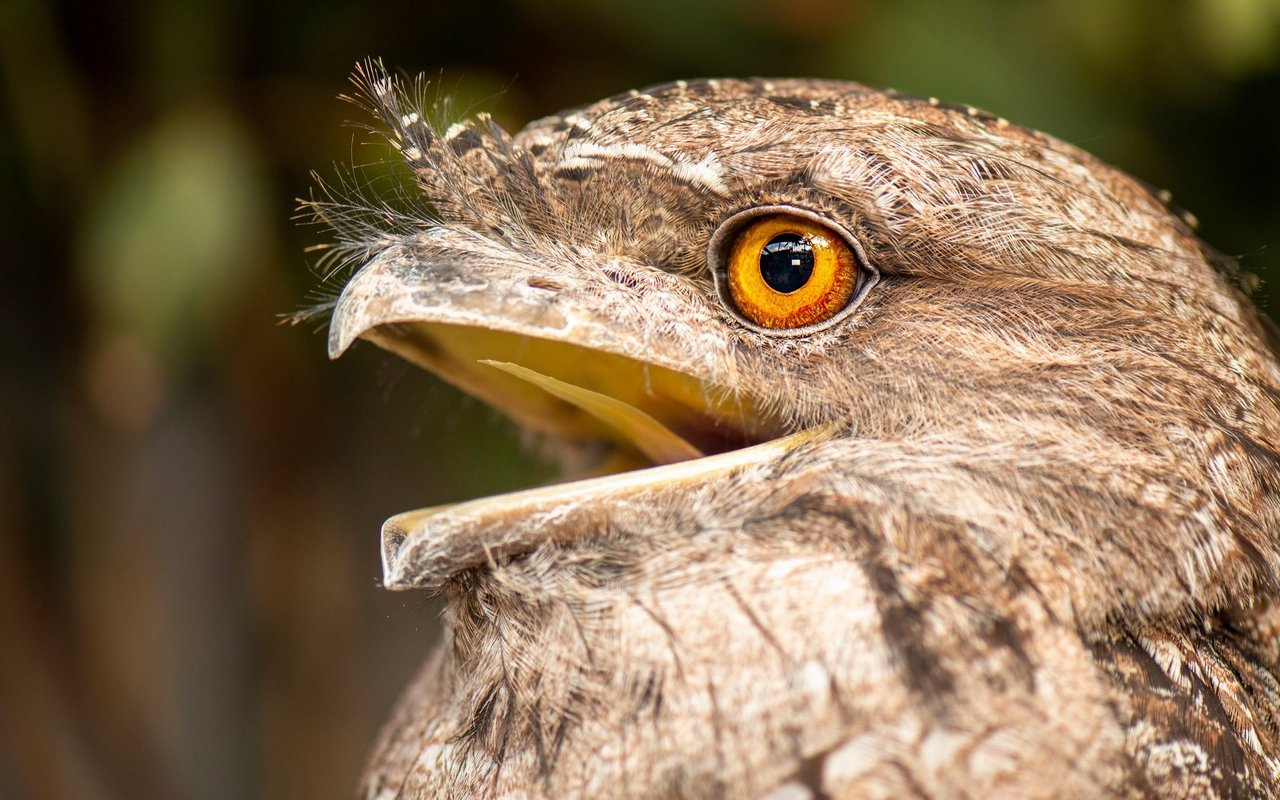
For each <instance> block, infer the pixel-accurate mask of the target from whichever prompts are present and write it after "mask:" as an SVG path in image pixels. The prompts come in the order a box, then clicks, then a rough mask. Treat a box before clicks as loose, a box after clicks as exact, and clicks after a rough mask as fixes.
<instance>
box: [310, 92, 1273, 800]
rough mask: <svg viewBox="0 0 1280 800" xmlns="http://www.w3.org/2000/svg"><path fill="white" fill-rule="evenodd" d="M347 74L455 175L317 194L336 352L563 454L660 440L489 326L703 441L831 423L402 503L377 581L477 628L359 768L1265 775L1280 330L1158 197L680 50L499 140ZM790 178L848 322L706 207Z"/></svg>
mask: <svg viewBox="0 0 1280 800" xmlns="http://www.w3.org/2000/svg"><path fill="white" fill-rule="evenodd" d="M360 82H361V84H362V86H363V87H364V90H365V91H364V100H365V102H366V103H367V104H368V105H369V106H370V107H371V108H372V109H373V110H374V111H375V112H376V113H378V114H379V115H380V116H381V117H382V119H383V121H384V123H385V125H386V127H387V128H388V129H389V132H390V137H389V138H390V141H391V142H392V143H393V144H394V145H395V146H396V148H397V149H399V150H400V152H401V153H402V154H403V155H404V157H405V159H406V160H407V162H408V164H409V167H410V168H411V169H412V170H413V174H414V176H415V178H416V185H414V186H412V187H410V189H411V191H412V192H413V193H414V194H417V193H420V197H421V199H422V200H423V201H425V202H426V203H427V204H429V207H430V211H429V212H428V211H427V210H426V205H424V206H423V208H424V211H423V213H422V214H421V215H417V214H416V213H407V214H406V213H404V212H395V213H393V212H391V211H389V210H378V209H370V210H365V211H362V209H360V208H359V203H353V204H344V203H338V202H322V203H318V204H317V205H316V208H317V211H318V213H319V214H320V215H321V216H322V217H323V218H324V219H325V220H327V221H328V222H330V223H332V224H333V225H334V226H335V227H336V228H337V230H338V231H339V233H340V235H341V236H342V238H343V242H344V249H343V251H342V252H344V253H345V254H347V255H348V256H350V257H351V258H352V260H353V261H356V262H358V265H359V266H361V267H362V269H361V271H360V272H359V273H357V274H356V276H355V277H354V278H353V279H352V280H351V281H350V282H349V284H348V285H347V287H346V289H345V291H344V294H343V296H342V298H341V299H340V300H339V301H338V303H337V306H336V309H335V315H334V320H333V328H332V338H331V348H332V350H333V352H334V353H335V354H336V353H338V352H341V351H342V350H343V349H345V348H346V347H347V346H348V345H349V344H350V342H351V341H352V340H353V339H354V338H356V337H357V336H364V337H366V338H369V339H372V340H374V341H376V342H378V343H379V344H382V345H383V346H386V347H388V348H390V349H392V350H394V351H396V352H398V353H401V354H402V355H405V356H406V357H408V358H410V359H411V360H414V361H416V362H417V363H420V364H422V365H424V366H427V367H428V368H431V369H433V370H435V371H437V372H439V373H440V374H441V375H443V376H444V377H445V378H446V379H449V380H451V381H453V382H455V383H457V384H459V385H461V386H463V387H464V388H467V389H469V390H471V391H474V392H476V393H477V394H479V395H480V396H482V397H485V398H486V399H488V400H490V401H492V402H494V403H495V404H496V405H498V406H499V407H502V408H504V409H505V410H507V411H508V412H509V413H511V414H512V415H513V416H515V417H516V418H517V419H518V420H520V421H522V422H524V423H526V424H528V425H529V426H530V427H532V428H534V429H537V430H540V431H542V432H543V433H544V434H545V439H546V440H547V441H549V442H558V443H559V444H558V445H557V446H558V447H559V448H560V449H559V452H560V453H561V454H562V456H563V457H564V459H565V461H566V464H569V465H571V466H573V467H575V468H583V467H584V466H586V465H591V464H595V465H597V466H599V468H600V469H603V470H604V471H610V470H616V469H619V468H620V466H621V464H622V462H620V461H618V460H616V459H615V460H614V461H609V459H610V458H611V457H613V456H617V455H618V454H619V453H621V454H624V455H625V456H626V457H627V458H630V459H631V460H632V461H631V464H630V465H632V466H634V465H635V463H634V462H635V452H634V451H633V450H629V449H628V445H627V442H626V440H625V439H623V438H620V437H616V436H613V435H612V434H611V433H610V432H608V431H604V430H603V429H601V428H600V427H599V426H598V425H595V423H593V422H591V421H590V420H587V421H585V422H584V421H583V419H581V418H580V417H581V415H580V414H578V415H577V416H575V414H576V413H577V412H576V411H575V410H574V409H573V408H571V407H570V406H567V405H565V404H564V403H558V401H554V402H553V401H549V400H547V398H546V397H543V396H541V395H536V390H530V389H529V387H528V386H527V385H525V384H520V383H519V381H517V380H516V379H515V378H507V377H505V376H504V375H498V373H496V372H494V371H493V370H490V369H488V368H487V367H485V366H484V365H482V364H477V363H476V361H475V359H476V358H478V357H486V356H485V353H488V352H489V350H487V349H486V348H491V349H492V350H493V351H494V353H495V354H496V355H494V356H489V357H496V358H498V360H501V361H522V363H528V364H531V365H533V368H534V369H538V370H540V371H541V372H544V373H548V374H553V375H556V376H557V378H559V379H561V380H564V381H568V382H572V383H577V384H578V385H580V386H585V387H586V388H590V389H593V390H594V391H598V392H601V393H605V394H610V393H616V392H617V391H622V390H626V391H633V392H634V396H633V397H630V396H629V397H628V398H624V399H626V400H627V402H628V403H631V404H632V405H636V406H639V407H642V408H644V409H645V410H646V411H647V412H648V413H650V414H651V415H652V416H654V417H655V418H657V419H659V420H660V421H661V422H663V423H664V424H666V425H667V427H669V428H671V429H672V430H675V431H677V432H678V433H680V434H681V435H682V436H684V437H685V438H687V439H688V440H689V441H692V442H694V443H695V444H697V445H698V446H699V447H700V448H701V449H702V450H703V451H704V452H709V453H716V452H722V451H724V452H728V451H732V450H733V449H734V448H736V447H739V446H741V445H743V444H753V443H757V442H766V441H770V440H774V439H777V438H778V437H781V436H783V435H785V434H789V433H792V432H796V431H806V430H808V431H811V432H812V435H811V436H810V438H809V439H808V440H807V441H803V442H794V443H793V444H786V445H785V446H781V445H780V446H778V448H777V449H774V450H767V448H766V450H764V451H740V452H741V453H744V454H747V455H743V456H741V457H742V458H743V459H744V461H743V463H740V464H738V465H737V466H735V467H734V468H732V469H729V468H724V469H718V468H717V469H711V468H710V467H707V468H703V467H701V466H700V464H701V463H703V462H698V461H691V462H685V464H686V465H690V466H691V468H693V469H695V470H701V471H698V472H697V474H695V475H693V476H692V477H683V478H671V477H669V476H668V473H664V472H656V473H653V475H654V476H655V477H652V478H650V477H643V476H648V475H649V473H636V475H637V476H642V477H640V478H639V480H640V481H641V484H642V485H640V486H639V488H626V487H623V488H619V487H618V486H616V485H614V484H607V485H602V486H598V485H596V484H589V485H586V488H584V489H582V490H580V491H579V490H576V489H574V490H571V491H570V492H569V493H568V494H558V495H555V496H552V497H549V498H548V497H547V496H545V495H533V496H531V497H530V498H528V499H526V498H524V496H518V497H517V498H515V499H514V500H510V501H508V504H507V506H502V505H501V503H499V504H497V505H494V504H492V503H490V504H481V505H469V506H464V507H459V508H454V509H445V510H443V511H432V512H421V513H417V514H409V515H404V516H402V517H400V518H397V519H396V520H393V521H392V522H391V523H389V524H388V527H387V529H386V531H385V532H386V540H385V553H384V556H385V560H386V564H387V570H388V578H387V582H388V585H391V586H393V587H397V588H405V587H423V588H427V589H432V590H436V591H440V592H443V593H444V594H445V595H446V597H447V599H448V603H447V611H446V624H447V637H448V639H447V642H446V644H445V645H443V646H442V647H441V648H440V649H439V650H438V651H437V652H436V654H435V655H434V657H433V658H432V659H431V661H430V662H429V664H428V665H427V666H426V668H425V669H424V671H423V673H422V675H421V677H420V678H419V679H418V681H417V683H416V684H415V685H414V687H413V688H412V689H411V690H410V691H409V693H408V694H407V695H406V697H405V699H404V701H403V703H402V705H401V707H400V709H399V711H398V712H397V714H396V716H395V718H394V719H393V721H392V722H391V723H390V724H389V725H388V727H387V728H386V730H385V732H384V734H383V736H382V738H381V741H380V742H379V744H378V745H377V747H376V749H375V752H374V755H373V758H372V760H371V762H370V765H369V770H368V774H367V776H366V778H365V782H364V787H363V792H364V794H365V795H366V796H368V797H377V798H389V797H727V798H758V797H773V798H779V799H780V798H802V797H833V798H855V797H856V798H864V797H867V798H870V797H895V798H896V797H936V798H951V797H956V798H959V797H975V798H977V797H1045V798H1049V797H1053V798H1059V797H1060V798H1067V797H1169V798H1173V797H1206V798H1214V797H1217V798H1227V797H1264V796H1273V795H1274V794H1275V793H1276V787H1277V786H1280V772H1278V770H1280V760H1278V759H1280V740H1278V739H1277V736H1280V730H1278V729H1277V722H1278V720H1277V713H1278V712H1277V709H1280V705H1278V704H1280V685H1278V684H1277V680H1276V675H1275V671H1274V670H1275V667H1276V661H1277V655H1278V653H1277V639H1276V635H1275V634H1276V630H1277V619H1278V618H1277V616H1276V612H1275V611H1274V607H1273V603H1274V600H1275V597H1276V578H1277V565H1278V564H1280V549H1278V547H1277V531H1278V526H1280V453H1278V452H1277V443H1278V442H1280V368H1278V366H1277V362H1276V358H1275V356H1274V355H1273V353H1272V352H1271V350H1270V349H1269V347H1268V345H1267V343H1266V334H1265V332H1264V330H1263V327H1262V323H1261V322H1260V321H1259V318H1258V316H1257V314H1256V312H1255V311H1254V309H1253V308H1252V306H1251V305H1250V304H1249V302H1248V301H1247V300H1246V299H1245V298H1244V297H1243V295H1242V294H1241V293H1240V292H1238V291H1237V290H1236V289H1234V288H1233V286H1232V284H1231V282H1230V279H1229V276H1228V275H1227V274H1225V272H1226V271H1225V270H1224V269H1221V268H1218V269H1215V266H1214V265H1215V262H1220V261H1221V259H1219V258H1218V257H1217V256H1216V255H1215V254H1214V253H1213V252H1212V251H1211V250H1209V249H1208V248H1207V247H1206V246H1205V245H1203V243H1201V242H1200V241H1199V240H1198V239H1196V238H1195V236H1194V234H1193V233H1192V231H1191V228H1190V227H1189V224H1188V221H1187V220H1186V219H1184V218H1183V217H1182V216H1180V215H1178V214H1176V213H1173V212H1171V211H1170V210H1169V208H1167V207H1166V204H1165V203H1164V202H1162V200H1161V199H1160V198H1159V197H1157V196H1156V195H1154V194H1153V193H1152V192H1151V191H1149V190H1148V189H1147V188H1145V187H1144V186H1142V185H1140V184H1139V183H1137V182H1135V181H1134V180H1132V179H1131V178H1129V177H1127V176H1125V175H1124V174H1122V173H1120V172H1118V171H1116V170H1115V169H1113V168H1111V167H1108V166H1107V165H1105V164H1102V163H1100V162H1099V161H1097V160H1096V159H1094V158H1092V157H1090V156H1088V155H1087V154H1085V153H1083V152H1081V151H1079V150H1077V149H1075V148H1073V147H1071V146H1069V145H1066V144H1064V143H1062V142H1059V141H1057V140H1055V139H1052V138H1050V137H1048V136H1045V135H1043V134H1040V133H1037V132H1034V131H1030V130H1027V129H1024V128H1020V127H1017V126H1015V125H1012V124H1009V123H1007V122H1006V121H1005V120H1003V119H999V118H997V117H994V116H991V115H988V114H985V113H982V112H979V111H976V110H974V109H971V108H965V107H955V106H949V105H946V104H940V103H938V102H937V101H933V100H922V99H915V98H909V97H902V96H898V95H896V94H893V93H885V92H879V91H875V90H872V89H868V88H866V87H863V86H859V85H856V84H850V83H838V82H826V81H811V80H785V81H784V80H778V81H764V80H749V81H737V80H724V81H690V82H687V83H685V82H679V83H675V84H669V85H664V86H660V87H654V88H651V89H648V90H646V91H644V92H632V93H629V94H624V95H620V96H618V97H615V98H612V99H609V100H605V101H602V102H600V103H597V104H594V105H591V106H588V107H585V108H583V109H579V110H577V111H574V112H570V113H566V114H563V115H560V116H556V117H549V118H547V119H544V120H540V121H537V122H534V123H532V124H531V125H530V126H528V127H527V128H526V129H525V130H523V131H522V132H520V133H519V134H517V135H515V136H510V135H508V134H507V133H506V132H504V131H503V130H502V129H501V128H499V127H498V126H497V125H496V124H494V123H492V122H491V121H489V120H488V119H487V118H484V117H481V118H477V119H475V120H472V121H470V122H468V123H465V124H463V125H459V126H454V127H453V128H451V129H450V130H448V131H445V132H440V131H437V130H435V129H433V128H432V127H431V125H430V124H428V122H427V121H424V120H423V118H422V116H421V115H422V114H426V113H427V112H428V111H429V109H423V108H421V107H420V106H419V105H415V104H414V102H413V100H412V99H411V98H410V96H409V93H407V92H406V91H405V90H403V89H402V88H400V87H398V86H397V85H396V84H395V83H394V82H393V81H391V80H390V79H388V78H387V77H386V76H385V75H384V74H382V73H381V72H380V71H379V70H376V69H367V70H365V71H363V72H362V75H361V78H360ZM761 205H782V206H788V207H794V208H799V209H803V210H805V211H808V212H812V213H814V214H817V215H820V216H821V217H823V218H824V219H827V220H830V221H831V223H832V224H834V225H836V226H838V227H840V228H841V229H842V230H845V231H847V232H848V233H849V235H851V236H852V237H853V238H854V239H855V240H856V241H857V243H858V244H859V245H860V246H861V247H862V249H863V250H864V252H865V254H866V258H867V261H868V262H869V264H870V265H871V267H873V268H874V269H875V270H877V271H878V273H879V282H878V283H876V284H875V285H874V286H872V287H871V288H870V289H869V290H867V292H866V294H865V297H862V298H861V299H860V305H858V307H857V308H856V310H855V311H854V312H853V313H852V314H851V315H850V316H849V317H847V318H846V319H843V320H840V321H839V322H838V323H836V324H834V325H831V326H830V327H827V328H825V329H823V330H819V331H816V332H813V333H809V334H807V335H804V336H784V335H776V334H770V333H766V332H761V331H758V330H753V329H751V328H750V327H749V326H746V325H744V324H743V322H742V320H741V319H740V318H739V317H738V316H737V315H736V314H735V312H734V311H733V309H732V308H729V307H727V306H726V304H725V303H724V302H723V301H722V299H721V296H720V295H719V294H718V293H717V292H716V289H715V285H714V281H713V276H712V274H711V272H710V270H711V267H710V266H709V265H708V251H707V248H708V242H710V241H711V240H712V237H713V235H714V233H715V231H716V230H717V228H718V227H719V226H720V224H721V223H722V222H723V221H724V220H726V219H728V218H729V217H731V216H732V215H733V214H734V213H736V212H739V211H742V210H744V209H749V208H753V207H756V206H761ZM370 211H372V212H373V213H369V212H370ZM1218 266H1219V267H1221V264H1218ZM475 342H478V344H475V345H474V346H473V344H472V343H475ZM553 343H554V344H553ZM548 348H550V349H548ZM481 351H483V352H481ZM544 351H546V352H544ZM597 363H603V364H605V365H606V366H605V367H604V368H601V369H595V371H593V370H592V369H587V368H585V367H583V368H582V369H579V368H578V366H574V367H573V368H572V370H571V369H570V368H569V367H565V366H563V365H565V364H573V365H579V364H587V365H590V364H597ZM557 370H565V372H564V373H563V374H558V373H557V372H556V371H557ZM569 372H572V375H569ZM619 376H621V377H619ZM627 376H631V377H632V380H631V382H630V383H624V381H625V380H626V379H627ZM680 376H690V377H683V378H682V377H680ZM504 381H505V382H504ZM681 381H684V383H682V382H681ZM688 385H693V386H696V387H697V389H698V391H699V392H700V394H695V395H694V396H695V398H697V402H692V401H690V400H689V397H688V395H687V394H681V392H683V391H684V390H685V389H686V388H687V386H688ZM626 386H629V387H631V388H630V389H625V387H626ZM618 387H624V389H622V390H620V389H619V388H618ZM682 387H683V388H682ZM543 401H546V402H543ZM539 403H542V404H541V405H539ZM593 425H594V426H595V427H593ZM783 441H784V442H791V441H792V440H783ZM544 445H545V442H544ZM757 452H760V453H763V454H762V455H751V454H753V453H757ZM628 453H629V455H627V454H628ZM706 463H707V464H715V463H718V462H714V461H708V462H706ZM676 466H677V467H681V466H685V465H676ZM668 469H670V468H668ZM623 477H624V478H625V477H627V476H623ZM574 491H577V494H574V493H573V492H574Z"/></svg>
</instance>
